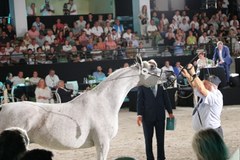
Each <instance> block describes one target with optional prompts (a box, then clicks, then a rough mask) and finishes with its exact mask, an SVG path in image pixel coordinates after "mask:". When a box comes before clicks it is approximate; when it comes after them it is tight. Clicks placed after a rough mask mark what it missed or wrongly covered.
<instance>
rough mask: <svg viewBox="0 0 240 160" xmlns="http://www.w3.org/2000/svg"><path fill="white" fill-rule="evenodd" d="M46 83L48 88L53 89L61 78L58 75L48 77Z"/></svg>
mask: <svg viewBox="0 0 240 160" xmlns="http://www.w3.org/2000/svg"><path fill="white" fill-rule="evenodd" d="M45 81H46V84H47V86H48V87H50V88H53V87H55V86H57V83H58V81H59V78H58V76H57V75H56V74H55V75H54V76H50V75H47V76H46V78H45Z"/></svg>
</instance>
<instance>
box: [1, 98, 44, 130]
mask: <svg viewBox="0 0 240 160" xmlns="http://www.w3.org/2000/svg"><path fill="white" fill-rule="evenodd" d="M36 105H38V104H37V103H31V102H15V103H7V104H3V105H1V111H0V117H1V120H0V132H1V131H3V130H4V129H6V128H9V127H20V128H22V129H25V130H26V131H29V130H30V128H32V126H33V125H34V123H36V122H37V121H39V119H40V118H41V116H40V108H39V107H37V106H36Z"/></svg>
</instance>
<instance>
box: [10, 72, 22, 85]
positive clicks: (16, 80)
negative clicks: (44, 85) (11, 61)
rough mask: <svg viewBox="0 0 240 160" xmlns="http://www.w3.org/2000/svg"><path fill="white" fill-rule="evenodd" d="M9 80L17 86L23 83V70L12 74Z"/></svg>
mask: <svg viewBox="0 0 240 160" xmlns="http://www.w3.org/2000/svg"><path fill="white" fill-rule="evenodd" d="M11 82H12V83H13V86H17V85H19V84H24V82H25V79H24V78H23V72H22V71H19V72H18V75H17V76H14V77H13V78H12V79H11Z"/></svg>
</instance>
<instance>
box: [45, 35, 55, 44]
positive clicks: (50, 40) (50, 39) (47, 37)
mask: <svg viewBox="0 0 240 160" xmlns="http://www.w3.org/2000/svg"><path fill="white" fill-rule="evenodd" d="M55 38H56V37H55V35H51V36H49V35H46V36H45V40H46V41H48V43H49V44H52V43H53V42H54V39H55Z"/></svg>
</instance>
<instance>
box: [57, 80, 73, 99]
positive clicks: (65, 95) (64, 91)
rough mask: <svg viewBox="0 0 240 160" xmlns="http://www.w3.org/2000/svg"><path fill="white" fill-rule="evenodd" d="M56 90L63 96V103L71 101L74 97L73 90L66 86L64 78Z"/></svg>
mask: <svg viewBox="0 0 240 160" xmlns="http://www.w3.org/2000/svg"><path fill="white" fill-rule="evenodd" d="M56 92H57V93H58V94H59V96H60V98H61V103H65V102H68V101H71V100H72V98H73V90H69V89H67V88H66V87H65V83H64V81H63V80H60V81H59V82H58V88H57V90H56Z"/></svg>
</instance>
